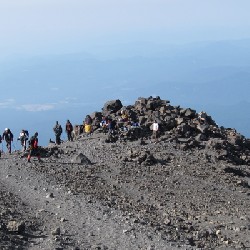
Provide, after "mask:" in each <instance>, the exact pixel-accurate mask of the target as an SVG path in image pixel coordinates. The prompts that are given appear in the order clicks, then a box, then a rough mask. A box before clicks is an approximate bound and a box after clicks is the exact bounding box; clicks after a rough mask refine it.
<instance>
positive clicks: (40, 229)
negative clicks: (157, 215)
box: [0, 154, 174, 249]
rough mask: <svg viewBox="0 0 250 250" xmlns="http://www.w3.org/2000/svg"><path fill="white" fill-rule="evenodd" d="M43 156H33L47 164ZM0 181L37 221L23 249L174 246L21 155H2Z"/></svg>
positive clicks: (25, 216)
mask: <svg viewBox="0 0 250 250" xmlns="http://www.w3.org/2000/svg"><path fill="white" fill-rule="evenodd" d="M44 161H45V162H44V163H43V164H40V163H38V162H37V161H36V159H33V158H32V162H33V163H32V165H33V166H34V165H36V167H38V168H41V169H42V168H43V165H45V164H46V161H47V159H45V160H44ZM47 164H48V163H47ZM49 164H51V163H49ZM0 183H1V185H2V186H4V187H5V190H6V191H8V192H11V193H12V194H13V195H14V196H16V197H18V199H20V201H21V202H20V203H19V206H18V207H16V210H18V212H19V213H20V214H21V217H23V218H22V220H24V221H29V220H32V223H33V224H37V226H36V230H35V231H33V232H32V234H30V237H28V245H27V246H23V247H22V248H20V249H26V248H27V249H77V248H79V249H151V247H152V248H156V249H170V248H171V249H174V246H171V244H169V243H166V242H165V241H163V240H161V239H160V238H158V237H152V236H150V237H149V235H153V232H152V230H148V229H145V228H143V227H142V228H141V229H140V230H141V232H140V231H138V230H136V231H135V230H134V229H133V228H131V226H130V222H129V221H126V222H125V223H124V216H123V215H122V214H121V213H120V211H116V210H115V209H112V208H109V207H105V206H103V205H102V204H100V203H99V202H98V201H96V200H92V199H91V198H89V197H88V196H85V195H83V194H78V195H76V194H72V192H70V191H69V190H67V189H66V188H65V187H64V186H63V185H60V184H57V183H55V182H53V181H52V180H51V179H50V178H48V176H45V175H43V174H42V173H40V172H37V171H35V170H34V169H32V168H31V165H30V164H28V163H27V162H26V159H20V158H19V155H15V154H13V155H11V156H9V155H4V156H3V157H2V159H1V167H0ZM25 210H28V211H29V214H27V211H25ZM126 220H127V219H126ZM56 229H57V230H59V229H60V233H56V232H54V231H56Z"/></svg>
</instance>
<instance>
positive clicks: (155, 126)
mask: <svg viewBox="0 0 250 250" xmlns="http://www.w3.org/2000/svg"><path fill="white" fill-rule="evenodd" d="M152 130H153V134H152V140H154V142H155V143H156V142H158V131H159V124H158V122H157V121H156V120H155V121H154V123H153V124H152Z"/></svg>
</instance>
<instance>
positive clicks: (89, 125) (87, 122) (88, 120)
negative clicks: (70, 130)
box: [84, 115, 92, 136]
mask: <svg viewBox="0 0 250 250" xmlns="http://www.w3.org/2000/svg"><path fill="white" fill-rule="evenodd" d="M84 130H85V133H86V134H87V136H89V135H91V133H92V118H91V117H90V115H87V116H86V117H85V120H84Z"/></svg>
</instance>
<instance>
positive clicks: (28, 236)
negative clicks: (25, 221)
mask: <svg viewBox="0 0 250 250" xmlns="http://www.w3.org/2000/svg"><path fill="white" fill-rule="evenodd" d="M22 236H24V237H27V238H29V239H45V238H48V236H46V235H33V234H29V233H23V234H22Z"/></svg>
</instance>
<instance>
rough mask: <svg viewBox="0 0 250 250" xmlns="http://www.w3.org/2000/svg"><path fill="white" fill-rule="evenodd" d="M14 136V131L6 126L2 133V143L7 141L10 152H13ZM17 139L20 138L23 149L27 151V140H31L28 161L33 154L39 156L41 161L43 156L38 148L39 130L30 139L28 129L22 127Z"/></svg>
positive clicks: (0, 138)
mask: <svg viewBox="0 0 250 250" xmlns="http://www.w3.org/2000/svg"><path fill="white" fill-rule="evenodd" d="M13 138H14V136H13V133H12V132H11V130H10V129H9V128H5V130H4V132H3V134H2V135H0V143H2V141H5V142H6V148H7V150H8V152H9V154H11V152H12V142H13ZM17 140H20V142H21V146H22V150H23V151H26V149H27V142H29V154H28V162H30V158H31V156H34V155H35V156H37V158H38V160H39V161H41V156H40V153H39V150H38V133H37V132H35V134H34V135H33V136H32V137H31V138H30V139H29V132H28V130H25V129H22V130H21V132H20V134H19V137H18V139H17ZM0 156H1V151H0Z"/></svg>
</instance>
